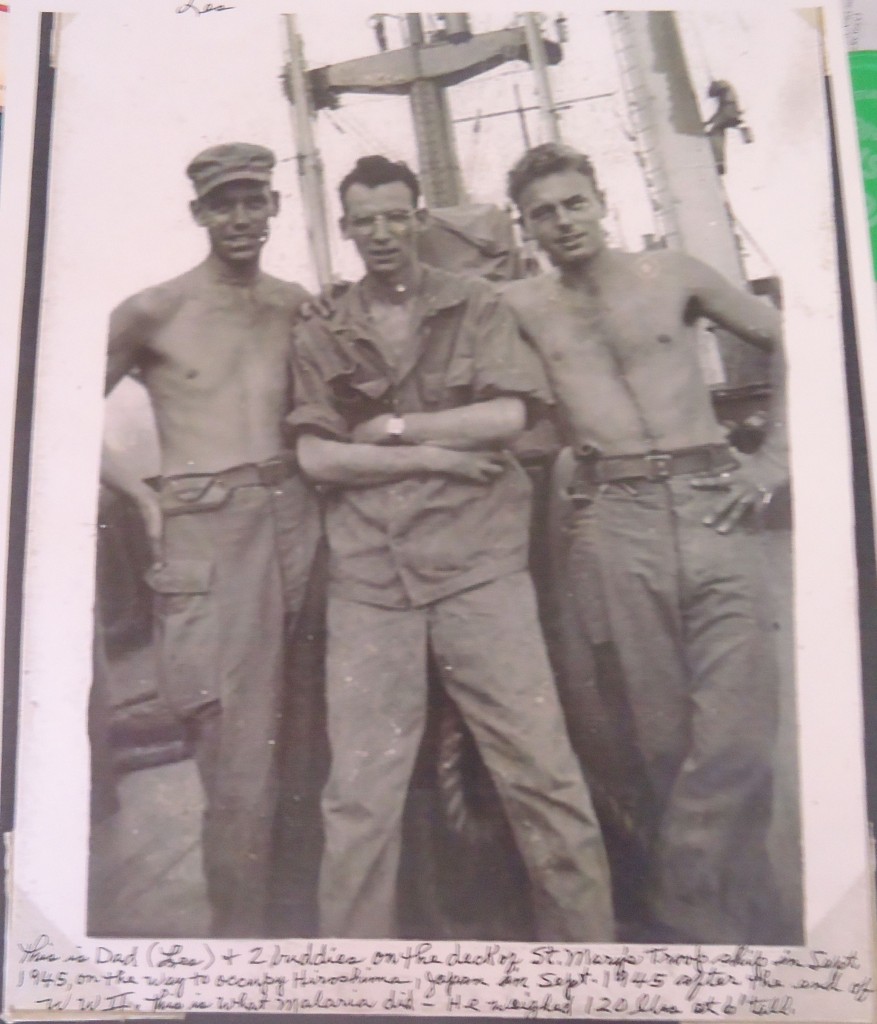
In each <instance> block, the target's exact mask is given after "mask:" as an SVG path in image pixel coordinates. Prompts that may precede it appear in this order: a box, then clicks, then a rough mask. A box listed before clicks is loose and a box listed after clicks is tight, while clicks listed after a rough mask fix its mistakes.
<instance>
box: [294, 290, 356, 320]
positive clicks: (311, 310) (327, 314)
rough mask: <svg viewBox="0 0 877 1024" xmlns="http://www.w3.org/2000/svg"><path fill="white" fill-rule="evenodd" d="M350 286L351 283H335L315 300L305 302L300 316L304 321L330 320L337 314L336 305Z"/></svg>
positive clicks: (299, 311) (299, 310)
mask: <svg viewBox="0 0 877 1024" xmlns="http://www.w3.org/2000/svg"><path fill="white" fill-rule="evenodd" d="M350 285H351V282H350V281H333V282H332V284H330V285H329V287H328V288H324V289H323V290H322V291H321V292H320V294H319V295H317V296H316V297H315V298H312V299H308V300H307V301H306V302H303V303H302V304H301V305H300V306H299V308H298V315H299V316H300V317H301V319H302V320H314V319H320V320H330V319H331V318H332V315H333V314H334V312H335V303H336V302H337V300H338V299H340V298H341V296H342V295H343V294H344V293H345V292H346V291H347V290H348V288H350Z"/></svg>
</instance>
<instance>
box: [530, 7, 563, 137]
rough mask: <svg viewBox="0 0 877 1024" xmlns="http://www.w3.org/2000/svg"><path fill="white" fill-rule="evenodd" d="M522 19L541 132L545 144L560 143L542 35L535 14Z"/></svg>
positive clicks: (558, 126)
mask: <svg viewBox="0 0 877 1024" xmlns="http://www.w3.org/2000/svg"><path fill="white" fill-rule="evenodd" d="M522 18H523V22H524V36H525V38H526V40H527V55H528V57H529V59H530V66H531V67H532V68H533V76H534V78H535V80H536V96H537V98H538V100H539V113H540V121H541V123H542V132H543V134H544V136H545V141H546V142H560V125H559V123H558V119H557V111H556V110H555V107H554V101H553V100H552V98H551V83H550V82H549V81H548V62H547V61H546V59H545V47H544V46H543V44H542V33H541V32H540V31H539V25H538V23H537V21H536V15H535V14H532V13H528V14H524V15H522Z"/></svg>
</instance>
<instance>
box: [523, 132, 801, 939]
mask: <svg viewBox="0 0 877 1024" xmlns="http://www.w3.org/2000/svg"><path fill="white" fill-rule="evenodd" d="M509 194H510V196H511V198H512V200H513V201H514V202H515V203H516V204H517V206H518V208H519V210H520V214H521V223H522V225H523V230H524V233H525V236H526V237H528V238H531V239H534V240H535V241H536V242H537V243H538V244H539V245H540V246H541V247H542V249H543V250H544V251H545V253H546V254H547V255H548V257H549V258H550V260H551V262H552V263H553V264H554V268H555V269H554V270H553V271H552V272H549V273H548V274H546V275H543V276H541V277H537V278H533V279H529V280H525V281H521V282H516V283H515V284H514V285H512V286H511V288H510V289H508V291H507V292H506V293H505V294H506V297H507V299H508V300H509V301H510V303H511V304H512V305H513V307H514V308H515V310H516V311H517V314H518V316H519V319H520V322H521V323H522V325H523V327H524V329H525V331H526V332H527V333H528V334H529V336H530V337H531V339H532V340H533V342H534V343H535V344H536V346H537V348H538V349H539V351H540V353H541V355H542V358H543V362H544V365H545V367H546V370H547V372H548V376H549V379H550V383H551V386H552V389H553V391H554V394H555V397H556V399H557V403H558V406H559V412H560V415H561V418H562V419H563V421H564V425H565V431H566V439H567V441H568V443H569V444H570V446H571V447H572V450H573V453H574V456H575V461H576V465H575V471H574V476H573V484H572V488H571V491H572V496H573V506H574V512H573V513H572V516H573V523H572V527H573V529H572V538H571V547H570V555H569V558H570V573H571V576H572V578H573V584H574V592H575V601H576V607H577V610H578V614H579V615H580V617H581V618H580V621H581V627H582V630H583V631H584V632H585V633H586V635H587V636H588V637H589V639H590V640H591V642H592V643H594V644H601V643H602V644H605V643H610V644H612V645H613V646H614V648H615V651H616V653H617V657H618V661H619V663H620V666H621V670H622V673H623V676H624V686H625V695H626V700H627V704H628V706H629V709H630V714H631V718H632V726H633V734H634V736H635V738H636V743H637V745H638V747H639V752H640V754H641V756H642V760H643V763H644V766H645V771H646V776H647V779H648V783H649V787H650V789H649V793H648V795H647V797H646V803H647V804H651V806H652V807H653V809H654V812H655V813H654V820H655V822H656V824H655V825H654V829H653V835H652V837H651V841H650V879H649V882H648V896H647V901H648V907H649V917H650V920H649V922H648V926H647V930H646V934H644V935H643V936H641V938H642V939H643V940H645V941H691V942H722V943H733V942H752V941H768V939H767V938H765V937H764V932H763V931H762V932H758V931H757V929H759V928H762V927H763V925H761V924H760V923H759V919H758V915H757V911H758V910H759V909H760V910H761V912H762V914H770V913H771V907H770V905H769V900H767V898H766V894H767V893H769V892H770V889H771V886H770V872H769V868H768V863H767V855H766V851H765V845H764V844H765V833H766V829H767V825H768V824H769V816H770V793H771V758H772V753H773V743H774V734H775V725H776V708H775V705H776V686H775V681H774V672H775V669H774V665H773V659H772V655H771V654H770V652H769V650H768V644H769V642H770V639H769V636H768V635H767V634H766V631H765V628H764V627H763V626H762V624H761V623H760V621H759V618H758V612H757V609H758V607H759V604H758V600H757V597H756V592H757V585H756V580H757V578H758V566H757V564H756V562H755V560H756V559H757V550H756V548H755V546H754V544H753V541H754V538H753V537H752V536H751V535H747V532H746V530H745V529H744V526H745V520H746V519H747V518H748V517H750V516H751V513H752V512H753V510H754V509H755V508H757V507H758V506H760V505H761V504H762V503H763V502H764V501H765V499H766V498H767V496H769V495H770V493H771V492H772V491H773V489H774V488H776V487H777V486H778V485H779V484H781V483H782V482H784V481H785V480H786V479H787V468H786V442H785V432H784V430H783V429H782V425H781V424H780V423H779V422H774V423H773V429H772V430H771V431H770V434H769V436H768V438H767V440H766V441H765V443H764V445H763V446H762V448H761V449H760V450H759V451H758V452H757V453H756V454H755V455H753V456H751V457H748V458H747V457H744V456H741V455H740V454H739V453H737V452H732V451H731V450H730V449H729V448H728V445H727V443H726V439H725V436H724V433H723V431H722V428H721V427H720V425H719V424H718V422H717V421H716V417H715V415H714V413H713V409H712V405H711V401H710V393H709V390H708V388H707V386H706V385H705V383H704V379H703V376H702V373H701V369H700V364H699V361H698V355H697V346H696V335H695V323H696V321H697V320H698V319H699V318H700V317H707V318H708V319H710V320H711V321H713V322H715V323H716V324H719V325H721V326H722V327H724V328H726V329H727V330H729V331H732V332H733V333H734V334H735V335H737V336H738V337H740V338H741V339H743V340H745V341H747V342H750V343H751V344H753V345H756V346H758V347H760V348H763V349H766V350H770V351H773V352H775V353H776V354H777V355H776V357H775V358H774V360H773V362H774V364H779V362H780V360H779V348H780V322H779V317H778V315H777V313H776V312H775V310H773V309H772V308H771V307H769V306H767V305H766V304H764V303H762V302H760V301H758V300H757V299H755V298H753V297H752V296H750V295H747V294H744V293H743V292H741V291H739V290H737V289H736V288H734V287H732V286H731V285H730V284H729V283H728V282H727V281H725V280H724V278H722V277H720V276H719V275H718V274H717V273H716V272H715V271H713V270H711V269H710V268H709V267H707V266H705V265H704V264H703V263H701V262H699V261H698V260H696V259H692V258H691V257H689V256H686V255H684V254H682V253H679V252H671V251H660V252H646V253H637V254H632V253H626V252H620V251H617V250H614V249H610V248H608V247H607V244H606V240H605V236H604V233H603V229H602V225H601V219H602V218H603V216H604V214H605V212H606V210H605V206H604V202H603V196H602V193H601V192H600V190H599V189H598V187H597V184H596V180H595V175H594V171H593V168H592V166H591V164H590V162H589V160H588V159H587V157H585V156H583V155H582V154H580V153H577V152H576V151H574V150H571V149H568V148H566V147H563V146H558V145H555V144H546V145H543V146H538V147H536V148H535V149H533V150H530V151H529V152H528V153H526V154H525V155H524V156H523V157H522V158H521V159H520V160H519V161H518V163H517V164H516V165H515V166H514V167H513V168H512V170H511V171H510V173H509ZM777 376H779V375H778V374H777ZM779 404H780V402H779V401H775V403H774V405H775V406H778V405H779ZM773 419H774V420H776V417H773ZM765 903H766V904H767V905H766V906H765V905H763V904H765ZM760 904H762V905H761V906H760ZM786 941H788V940H786Z"/></svg>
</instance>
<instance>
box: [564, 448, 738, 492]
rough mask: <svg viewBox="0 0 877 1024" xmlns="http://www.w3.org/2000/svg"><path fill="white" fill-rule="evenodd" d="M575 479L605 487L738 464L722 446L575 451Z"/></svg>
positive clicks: (715, 469) (735, 466) (712, 470)
mask: <svg viewBox="0 0 877 1024" xmlns="http://www.w3.org/2000/svg"><path fill="white" fill-rule="evenodd" d="M575 454H576V461H577V463H578V472H577V476H578V478H579V480H581V481H582V482H584V483H588V484H608V483H615V482H617V481H621V480H652V481H654V480H666V479H667V478H668V477H671V476H682V475H683V474H686V473H717V472H726V471H727V470H731V469H737V468H738V467H739V465H740V463H739V462H737V460H736V459H735V458H734V456H733V454H732V453H731V449H730V448H729V447H728V445H726V444H703V445H698V446H697V447H695V448H677V449H676V450H675V451H670V452H646V453H644V454H642V455H599V454H597V453H595V452H593V451H581V450H580V451H577V452H576V453H575Z"/></svg>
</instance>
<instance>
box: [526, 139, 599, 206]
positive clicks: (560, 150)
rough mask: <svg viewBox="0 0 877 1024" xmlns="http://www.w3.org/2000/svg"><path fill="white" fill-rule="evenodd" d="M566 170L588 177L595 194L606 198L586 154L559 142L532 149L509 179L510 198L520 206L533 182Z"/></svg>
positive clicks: (545, 143) (547, 143) (546, 143)
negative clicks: (523, 195) (527, 188)
mask: <svg viewBox="0 0 877 1024" xmlns="http://www.w3.org/2000/svg"><path fill="white" fill-rule="evenodd" d="M563 171H578V172H579V174H584V175H585V176H586V177H588V178H590V179H591V183H592V184H593V186H594V191H595V192H596V193H597V194H598V195H602V193H601V192H600V188H599V186H598V185H597V173H596V171H595V170H594V165H593V164H592V163H591V161H590V159H589V158H588V157H586V156H585V154H584V153H580V152H579V151H578V150H577V149H573V148H572V147H571V146H564V145H562V144H561V143H559V142H544V143H543V144H542V145H541V146H534V147H533V148H532V149H528V150H527V152H526V153H525V154H524V155H523V156H522V157H521V158H520V160H518V161H517V163H516V164H515V165H514V167H512V169H511V170H510V171H509V173H508V178H507V188H508V194H509V198H510V199H511V200H512V202H513V203H514V204H515V205H516V206H519V205H520V198H521V193H522V192H523V191H524V189H525V188H526V187H527V186H528V185H529V184H530V183H531V182H534V181H536V180H537V179H538V178H545V177H547V176H548V175H549V174H559V173H561V172H563Z"/></svg>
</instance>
